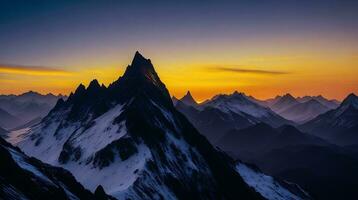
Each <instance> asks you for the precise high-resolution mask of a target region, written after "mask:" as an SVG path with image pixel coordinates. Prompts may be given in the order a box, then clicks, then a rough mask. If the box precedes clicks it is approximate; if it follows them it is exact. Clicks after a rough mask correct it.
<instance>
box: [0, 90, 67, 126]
mask: <svg viewBox="0 0 358 200" xmlns="http://www.w3.org/2000/svg"><path fill="white" fill-rule="evenodd" d="M60 98H66V96H63V95H58V96H55V95H53V94H47V95H42V94H40V93H37V92H33V91H29V92H26V93H23V94H20V95H0V126H2V127H4V128H7V129H16V128H17V127H18V126H22V125H24V124H26V123H27V124H28V125H32V124H30V122H34V121H39V120H38V119H40V118H42V117H44V116H46V115H47V114H48V112H49V111H50V110H51V109H52V108H53V107H54V106H55V104H56V102H57V100H58V99H60Z"/></svg>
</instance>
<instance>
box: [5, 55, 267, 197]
mask: <svg viewBox="0 0 358 200" xmlns="http://www.w3.org/2000/svg"><path fill="white" fill-rule="evenodd" d="M12 134H13V135H10V136H9V137H10V138H11V141H13V142H14V143H16V145H18V146H19V147H20V148H22V149H23V150H24V151H25V152H26V153H28V154H29V155H32V156H35V157H37V158H39V159H41V160H42V161H45V162H48V163H52V164H54V165H58V166H61V167H64V168H66V169H68V170H70V171H71V172H72V173H73V174H74V176H75V177H76V178H77V179H78V180H79V181H80V182H81V183H83V185H84V186H85V187H87V188H89V189H91V190H92V191H94V190H95V189H96V188H97V187H98V186H99V185H101V186H102V187H103V189H104V190H105V191H106V192H108V193H109V194H110V195H112V196H114V197H116V198H120V199H122V198H123V199H125V198H131V199H161V198H164V199H262V198H263V197H262V196H261V195H260V194H259V193H258V192H256V191H255V190H254V189H253V188H251V187H250V186H249V185H247V184H246V183H245V181H244V180H243V179H242V177H241V176H240V175H239V173H237V171H236V169H235V162H234V160H233V159H231V158H230V157H228V156H227V155H226V154H224V153H222V152H220V151H218V150H216V149H215V148H214V147H213V146H211V144H210V143H209V142H208V141H207V140H206V138H205V137H204V136H202V135H200V134H199V133H198V131H197V130H196V129H195V128H194V127H193V126H192V125H191V124H190V123H189V122H188V120H187V119H186V118H185V117H184V116H183V115H182V114H181V113H179V112H178V111H177V110H176V109H175V107H174V106H173V103H172V101H171V98H170V95H169V93H168V91H167V89H166V87H165V85H164V84H163V83H162V82H161V81H160V79H159V77H158V75H157V73H156V72H155V70H154V68H153V65H152V63H151V61H150V60H148V59H145V58H144V57H143V56H142V55H140V54H139V53H138V52H137V53H136V54H135V56H134V59H133V62H132V64H131V65H130V66H128V67H127V70H126V72H125V73H124V75H123V76H122V77H121V78H119V79H118V80H117V81H115V82H114V83H112V84H111V85H110V86H109V87H108V88H106V87H104V86H100V85H99V84H98V82H97V81H96V80H94V81H92V82H91V84H90V85H89V86H88V88H85V87H84V86H83V85H80V86H79V87H78V88H77V90H76V91H75V93H73V94H71V95H70V96H69V98H68V100H66V101H63V100H59V101H58V102H57V104H56V106H55V107H54V109H52V110H51V112H50V113H49V115H47V116H46V117H45V118H44V119H43V120H42V122H41V123H40V124H39V125H37V126H34V127H32V128H31V129H30V130H29V131H27V132H26V133H25V134H21V135H19V134H16V132H13V133H12ZM99 191H101V189H99ZM100 194H101V192H99V195H100Z"/></svg>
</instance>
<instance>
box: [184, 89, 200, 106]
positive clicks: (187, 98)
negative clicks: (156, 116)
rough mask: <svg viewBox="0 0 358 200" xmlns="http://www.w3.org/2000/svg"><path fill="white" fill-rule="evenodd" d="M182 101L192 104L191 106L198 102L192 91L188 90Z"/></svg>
mask: <svg viewBox="0 0 358 200" xmlns="http://www.w3.org/2000/svg"><path fill="white" fill-rule="evenodd" d="M180 101H181V102H183V103H185V104H187V105H190V106H195V105H197V104H198V103H197V102H196V101H195V99H194V98H193V96H192V95H191V93H190V91H188V92H187V93H186V94H185V95H184V96H183V97H182V98H181V99H180Z"/></svg>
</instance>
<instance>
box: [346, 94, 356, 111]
mask: <svg viewBox="0 0 358 200" xmlns="http://www.w3.org/2000/svg"><path fill="white" fill-rule="evenodd" d="M342 105H343V106H346V105H352V106H354V107H356V108H358V97H357V95H355V94H354V93H350V94H349V95H348V96H347V97H346V98H345V99H344V100H343V102H342Z"/></svg>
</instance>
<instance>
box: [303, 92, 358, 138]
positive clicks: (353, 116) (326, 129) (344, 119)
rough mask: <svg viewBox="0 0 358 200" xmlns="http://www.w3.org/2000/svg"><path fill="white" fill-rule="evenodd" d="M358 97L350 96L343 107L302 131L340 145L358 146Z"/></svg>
mask: <svg viewBox="0 0 358 200" xmlns="http://www.w3.org/2000/svg"><path fill="white" fill-rule="evenodd" d="M357 127H358V97H357V96H356V95H355V94H350V95H348V96H347V97H346V98H345V99H344V100H343V102H342V103H341V105H340V106H339V107H338V108H336V109H334V110H330V111H328V112H326V113H324V114H321V115H319V116H317V117H316V118H314V119H312V120H311V121H309V122H307V123H305V124H303V125H301V126H300V128H301V129H302V130H305V131H306V132H309V133H311V134H313V135H316V136H319V137H322V138H325V139H327V140H329V141H330V142H332V143H336V144H339V145H352V144H358V134H357V130H358V128H357Z"/></svg>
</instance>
